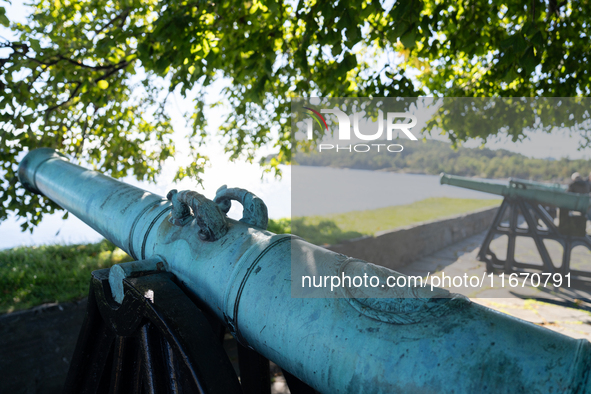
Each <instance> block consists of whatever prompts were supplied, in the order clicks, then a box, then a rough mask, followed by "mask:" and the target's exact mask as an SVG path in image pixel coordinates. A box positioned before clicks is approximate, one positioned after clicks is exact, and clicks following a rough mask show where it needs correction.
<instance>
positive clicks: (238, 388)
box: [63, 269, 315, 394]
mask: <svg viewBox="0 0 591 394" xmlns="http://www.w3.org/2000/svg"><path fill="white" fill-rule="evenodd" d="M108 278H109V269H103V270H99V271H94V272H93V273H92V279H91V285H90V291H89V297H88V306H87V312H86V317H85V319H84V323H83V325H82V329H81V331H80V335H79V337H78V342H77V344H76V350H75V352H74V356H73V357H72V361H71V363H70V370H69V372H68V376H67V379H66V384H65V387H64V391H63V392H64V394H82V393H85V394H86V393H87V394H102V393H109V394H111V393H112V394H128V393H130V394H131V393H138V394H139V393H148V394H160V393H166V394H169V393H170V394H172V393H175V394H176V393H179V394H180V393H203V394H209V393H212V394H213V393H220V394H222V393H223V394H233V393H270V376H269V362H268V360H267V359H265V358H264V357H263V356H261V355H259V354H258V353H256V352H254V351H252V350H250V349H247V348H244V347H242V346H241V345H239V352H238V354H239V363H240V368H241V371H243V372H242V375H243V376H241V380H242V384H240V382H239V380H238V377H237V375H236V373H235V371H234V368H233V367H232V364H231V362H230V360H229V358H228V356H227V355H226V353H225V351H224V349H223V347H222V340H223V331H222V332H221V335H220V330H219V328H220V327H221V323H219V322H217V320H216V319H215V318H213V317H212V316H211V314H208V313H207V312H203V311H202V310H201V309H199V308H198V306H197V305H196V304H195V303H194V300H192V299H191V298H190V297H189V296H188V295H187V294H186V293H185V292H184V291H183V290H182V289H181V287H179V286H178V285H177V284H176V283H175V282H174V276H173V275H172V274H170V273H165V272H150V273H145V274H144V275H142V276H138V277H133V278H127V279H126V280H125V281H124V291H125V297H124V299H123V301H122V303H121V304H120V305H119V304H117V303H116V302H115V301H114V300H113V298H112V296H111V291H110V287H109V281H108ZM284 374H285V377H286V380H287V383H288V385H289V386H290V389H291V392H292V393H314V392H315V391H314V390H313V389H311V388H310V387H309V386H307V385H306V384H304V383H302V382H301V381H299V380H298V379H297V378H295V377H293V376H292V375H290V374H289V373H287V372H284Z"/></svg>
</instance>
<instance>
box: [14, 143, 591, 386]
mask: <svg viewBox="0 0 591 394" xmlns="http://www.w3.org/2000/svg"><path fill="white" fill-rule="evenodd" d="M19 177H20V180H21V183H22V184H23V185H24V186H25V187H27V188H28V189H29V190H31V191H33V192H36V193H41V194H43V195H45V196H46V197H48V198H50V199H52V200H53V201H55V202H56V203H58V204H59V205H60V206H61V207H63V208H64V209H67V210H68V211H70V212H71V213H73V214H74V215H76V216H77V217H79V218H80V219H81V220H83V221H84V222H86V223H87V224H88V225H89V226H91V227H92V228H94V229H95V230H96V231H98V232H99V233H101V234H103V235H104V236H105V238H107V239H109V240H110V241H112V242H113V243H115V244H116V245H117V246H119V247H120V248H122V249H123V250H124V251H126V252H127V253H128V254H129V255H131V256H132V257H134V258H135V259H138V260H146V259H149V260H150V261H154V259H158V260H159V261H161V262H162V263H163V264H164V268H165V269H166V271H169V272H170V273H172V274H174V275H175V276H176V278H177V279H178V280H179V281H180V282H181V283H183V284H184V285H185V286H186V287H187V288H188V289H189V290H190V291H191V292H192V293H193V294H194V295H195V296H196V297H197V298H198V299H199V300H200V301H202V302H203V303H205V304H206V305H207V306H208V307H209V308H210V309H211V311H213V312H214V313H215V314H216V315H217V317H218V318H219V319H220V320H222V321H223V322H225V324H226V325H227V327H228V328H229V329H230V330H231V332H232V333H233V334H234V336H235V337H236V338H237V339H238V341H239V342H240V343H242V344H243V345H245V346H247V347H250V348H251V349H254V350H256V351H257V352H258V353H260V354H262V355H263V356H265V357H267V358H268V359H270V360H272V361H274V362H275V363H276V364H278V365H279V366H281V367H282V368H283V369H285V370H287V371H289V372H290V373H291V374H293V375H295V376H296V377H298V378H300V379H301V380H302V381H304V382H306V383H308V384H309V385H311V386H312V387H314V388H315V389H317V390H319V391H320V392H323V393H427V392H429V393H433V392H455V393H499V392H505V393H507V392H555V393H591V386H590V385H591V383H590V379H589V371H590V370H591V368H590V367H591V344H590V343H589V342H588V341H586V340H577V339H573V338H570V337H567V336H564V335H561V334H558V333H555V332H553V331H550V330H548V329H545V328H542V327H538V326H536V325H533V324H530V323H527V322H524V321H521V320H519V319H516V318H513V317H511V316H508V315H505V314H502V313H499V312H496V311H493V310H491V309H488V308H486V307H483V306H481V305H478V304H475V303H472V302H470V301H469V300H468V299H467V298H465V297H463V296H458V295H453V294H449V293H448V292H447V291H445V290H442V289H437V288H435V290H434V291H428V290H427V289H425V288H419V287H416V286H409V287H407V288H404V289H393V290H392V291H393V293H392V294H394V295H396V294H400V297H392V294H390V293H388V294H390V295H386V296H385V297H383V298H367V297H366V298H355V297H354V296H352V295H351V294H352V293H351V292H348V291H345V292H344V293H343V296H342V297H335V295H334V293H332V291H331V289H330V288H324V287H322V288H314V289H310V291H311V292H314V295H315V296H316V297H293V296H292V281H296V282H295V283H299V282H298V281H301V278H299V277H297V276H296V274H294V273H297V272H298V268H297V267H299V266H306V267H308V268H311V269H312V270H314V271H315V272H318V273H320V274H322V275H339V276H340V275H341V274H342V275H343V277H344V275H345V274H349V273H351V272H353V271H355V272H357V273H367V272H372V273H374V274H375V275H380V277H381V278H382V277H384V276H388V275H392V276H395V277H397V276H400V275H401V274H399V273H396V272H394V271H391V270H388V269H386V268H383V267H377V266H374V265H372V264H369V263H367V262H364V261H361V260H358V259H352V258H347V257H346V256H343V255H340V254H337V253H334V252H331V251H329V250H326V249H324V248H321V247H318V246H315V245H312V244H309V243H307V242H306V241H304V240H301V239H299V238H297V237H294V236H290V235H275V234H273V233H270V232H268V231H266V230H265V229H264V228H262V227H264V225H265V223H266V220H265V217H264V216H265V214H266V212H265V210H264V209H263V208H262V206H261V203H260V201H259V200H257V198H256V197H254V196H253V195H252V194H245V193H241V192H238V191H236V189H220V191H219V192H218V196H217V198H216V199H215V200H214V201H215V202H212V201H211V200H208V199H206V198H205V197H203V196H201V195H200V194H198V193H195V192H178V193H177V192H176V191H173V192H171V193H169V199H165V198H163V197H161V196H158V195H155V194H152V193H150V192H147V191H145V190H142V189H139V188H137V187H134V186H130V185H127V184H125V183H122V182H119V181H116V180H114V179H112V178H110V177H107V176H104V175H102V174H100V173H98V172H95V171H90V170H87V169H84V168H81V167H79V166H77V165H74V164H71V163H69V162H68V161H67V160H66V159H65V158H64V157H63V156H61V155H58V154H57V153H55V152H54V151H52V150H49V149H38V150H35V151H32V152H29V154H28V155H27V156H26V157H25V158H24V159H23V161H22V163H21V165H20V168H19ZM444 180H446V181H447V180H449V181H450V183H451V182H455V183H456V184H458V183H459V184H461V185H465V186H474V185H481V183H479V182H474V181H469V180H465V179H458V178H455V177H454V178H451V177H445V178H443V177H442V182H443V181H444ZM473 188H476V186H474V187H473ZM480 189H481V190H482V189H484V191H488V192H490V193H496V194H503V193H505V190H507V189H508V188H507V187H503V186H501V185H489V184H487V185H486V186H482V187H481V188H480ZM477 190H479V189H477ZM515 190H517V189H515ZM573 198H574V197H571V196H569V198H568V199H567V200H568V201H574V200H573ZM228 199H240V201H241V202H242V203H243V204H244V205H247V207H246V208H245V211H247V212H246V213H245V215H244V218H243V219H242V221H235V220H232V219H229V218H227V217H226V216H225V212H227V208H228ZM577 201H578V200H577ZM577 207H579V206H577ZM579 208H580V209H582V208H581V207H579ZM392 259H396V256H392ZM290 262H291V264H290ZM292 267H296V268H295V269H294V270H293V271H292ZM348 270H351V271H348ZM119 271H120V272H123V269H121V270H119ZM409 282H410V281H409ZM349 290H355V289H349ZM397 291H399V292H398V293H397ZM402 293H404V294H405V295H404V296H402ZM388 296H389V297H391V298H387V297H388Z"/></svg>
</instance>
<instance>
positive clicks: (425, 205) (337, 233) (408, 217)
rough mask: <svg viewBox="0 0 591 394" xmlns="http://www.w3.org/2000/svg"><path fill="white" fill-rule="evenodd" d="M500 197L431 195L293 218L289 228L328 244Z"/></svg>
mask: <svg viewBox="0 0 591 394" xmlns="http://www.w3.org/2000/svg"><path fill="white" fill-rule="evenodd" d="M500 204H501V200H496V199H495V200H475V199H464V198H446V197H434V198H427V199H426V200H421V201H417V202H415V203H412V204H408V205H397V206H392V207H387V208H380V209H373V210H369V211H354V212H347V213H341V214H334V215H326V216H307V217H299V218H293V219H292V222H291V230H292V232H293V233H294V234H296V235H299V236H300V237H302V238H304V239H305V240H307V241H309V242H312V243H314V244H317V245H326V244H328V245H331V244H336V243H339V242H341V241H344V240H347V239H352V238H357V237H361V236H365V235H374V234H375V233H377V232H380V231H385V230H392V229H395V228H398V227H404V226H408V225H410V224H414V223H419V222H424V221H428V220H434V219H439V218H444V217H447V216H453V215H458V214H461V213H467V212H471V211H475V210H478V209H482V208H486V207H493V206H498V205H500Z"/></svg>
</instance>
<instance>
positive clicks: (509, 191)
mask: <svg viewBox="0 0 591 394" xmlns="http://www.w3.org/2000/svg"><path fill="white" fill-rule="evenodd" d="M440 183H441V184H442V185H452V186H458V187H463V188H465V189H471V190H477V191H480V192H484V193H490V194H497V195H499V196H504V197H509V198H522V199H524V200H529V201H535V202H538V203H541V204H549V205H554V206H557V207H560V208H565V209H570V210H572V211H579V212H587V210H589V208H590V207H591V203H590V198H589V195H588V194H578V193H569V192H566V191H565V190H564V189H563V188H562V187H561V186H560V185H555V184H546V185H544V184H541V183H539V182H532V181H525V180H518V179H515V180H511V181H510V182H509V185H503V184H499V183H493V182H486V181H482V180H475V179H471V178H466V177H462V176H456V175H448V174H441V178H440ZM542 185H543V186H542Z"/></svg>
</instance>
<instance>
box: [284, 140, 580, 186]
mask: <svg viewBox="0 0 591 394" xmlns="http://www.w3.org/2000/svg"><path fill="white" fill-rule="evenodd" d="M394 142H396V141H394ZM402 145H403V146H404V150H403V151H402V152H400V153H390V152H383V151H382V152H379V153H378V152H372V153H355V152H353V153H350V152H348V151H343V150H341V151H339V152H335V151H323V152H322V153H321V154H320V153H318V152H313V153H311V154H301V153H298V154H297V155H296V158H295V159H296V162H297V164H300V165H306V166H326V167H337V168H354V169H360V170H382V171H395V172H408V173H418V174H440V173H442V172H446V173H450V174H455V175H463V176H477V177H481V178H509V177H515V178H524V179H532V180H539V181H559V182H560V181H563V182H564V181H567V180H569V179H570V176H571V174H572V173H573V172H575V171H578V172H580V173H581V174H583V175H585V176H586V175H587V174H589V172H591V161H589V160H569V159H560V160H550V159H532V158H528V157H526V156H524V155H521V154H518V153H513V152H509V151H507V150H504V149H499V150H491V149H486V148H485V149H478V148H463V147H460V148H459V149H457V150H453V149H452V148H451V145H450V144H448V143H445V142H441V141H434V140H428V141H425V142H415V143H403V144H402Z"/></svg>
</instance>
